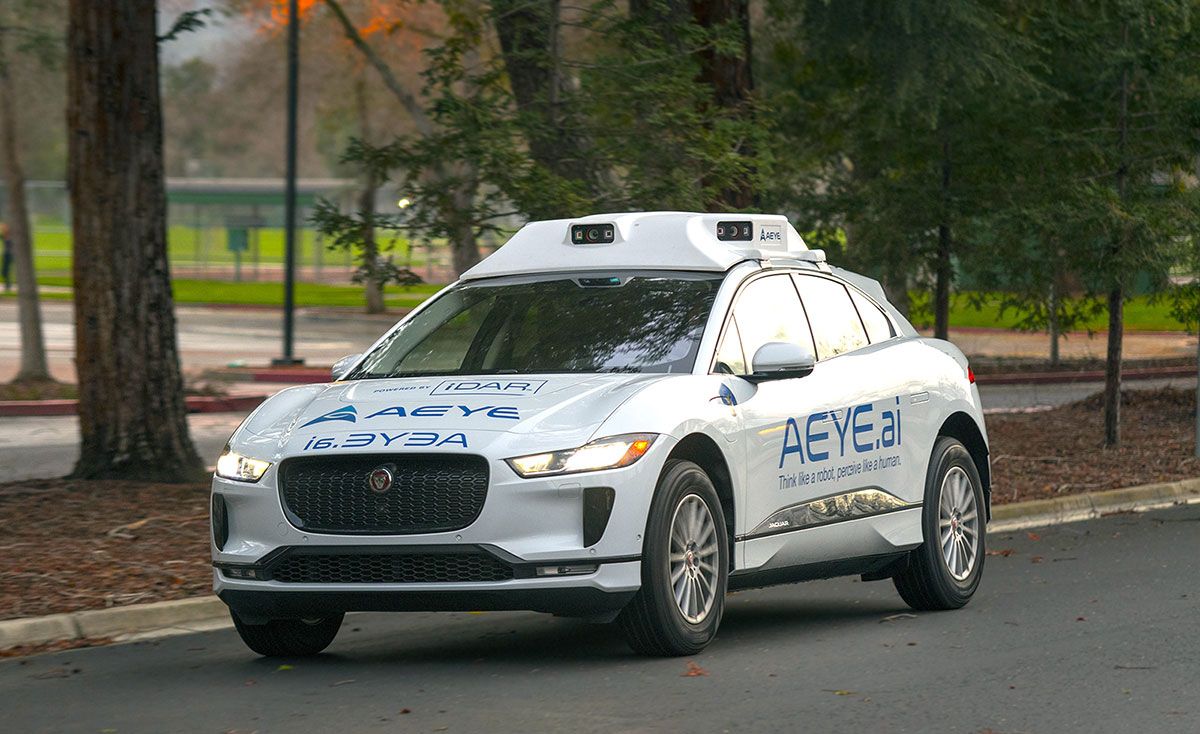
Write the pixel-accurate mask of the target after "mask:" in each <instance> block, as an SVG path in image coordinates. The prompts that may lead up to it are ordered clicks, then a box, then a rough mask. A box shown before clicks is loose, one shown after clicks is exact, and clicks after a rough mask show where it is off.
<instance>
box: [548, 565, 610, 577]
mask: <svg viewBox="0 0 1200 734" xmlns="http://www.w3.org/2000/svg"><path fill="white" fill-rule="evenodd" d="M598 568H600V566H599V565H597V564H595V563H590V564H583V565H578V566H538V570H537V575H538V576H582V575H583V574H587V573H596V570H597V569H598Z"/></svg>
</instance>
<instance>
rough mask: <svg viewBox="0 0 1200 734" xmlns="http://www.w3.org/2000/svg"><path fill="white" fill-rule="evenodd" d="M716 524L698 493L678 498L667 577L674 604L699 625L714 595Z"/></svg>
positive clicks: (711, 603) (716, 551)
mask: <svg viewBox="0 0 1200 734" xmlns="http://www.w3.org/2000/svg"><path fill="white" fill-rule="evenodd" d="M718 550H719V544H718V541H717V526H716V522H715V521H714V520H713V516H712V512H711V511H710V510H709V509H708V504H707V503H705V501H704V500H702V499H701V498H700V497H699V496H697V495H694V494H689V495H687V496H686V497H684V498H683V499H681V500H679V504H678V505H676V506H675V514H674V515H673V516H672V518H671V550H670V564H669V568H670V580H671V592H672V594H673V595H674V597H675V606H676V607H677V608H678V609H679V613H680V614H682V615H683V618H684V619H685V620H687V621H688V622H689V623H690V624H700V623H701V622H703V621H704V620H705V619H706V618H707V617H708V615H709V613H710V612H711V611H712V608H713V602H714V601H716V598H717V573H718V567H717V563H718V557H717V554H718Z"/></svg>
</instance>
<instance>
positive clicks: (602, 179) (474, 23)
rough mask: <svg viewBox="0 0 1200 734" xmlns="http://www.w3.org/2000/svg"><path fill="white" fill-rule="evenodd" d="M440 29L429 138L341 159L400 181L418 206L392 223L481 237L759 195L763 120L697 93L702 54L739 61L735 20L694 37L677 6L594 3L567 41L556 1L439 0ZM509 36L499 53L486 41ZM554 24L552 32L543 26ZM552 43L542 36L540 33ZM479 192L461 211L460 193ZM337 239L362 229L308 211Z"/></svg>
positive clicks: (668, 0)
mask: <svg viewBox="0 0 1200 734" xmlns="http://www.w3.org/2000/svg"><path fill="white" fill-rule="evenodd" d="M442 4H443V7H444V9H445V11H446V15H447V19H448V24H449V33H448V35H447V36H446V37H445V38H443V39H441V42H440V43H438V44H435V45H433V46H431V47H430V48H429V49H428V50H427V52H426V59H427V68H426V69H425V71H424V90H423V93H424V99H425V100H426V101H427V103H426V105H425V109H426V112H427V114H428V116H429V118H430V119H431V122H432V123H433V128H434V129H433V132H432V134H413V135H409V136H406V137H402V138H399V139H397V140H394V141H392V142H391V143H388V144H387V145H383V146H369V145H365V144H363V143H362V142H361V141H359V142H356V143H355V144H353V145H352V146H350V149H349V150H348V151H347V154H346V156H345V159H344V160H345V161H346V162H349V163H352V164H355V165H359V166H364V167H369V168H371V169H372V170H375V171H377V172H378V173H379V175H380V176H386V177H395V178H396V179H398V180H399V181H400V182H401V186H402V188H403V190H404V191H405V192H406V194H408V195H409V196H411V198H412V199H413V201H414V206H413V207H412V209H411V210H409V211H408V212H406V213H405V216H404V217H403V222H401V221H399V220H400V217H398V216H393V217H391V218H390V219H388V220H387V224H386V225H384V226H397V227H400V226H403V227H407V228H410V229H415V230H419V231H421V232H423V233H425V234H426V235H427V236H430V237H437V238H441V237H446V238H450V239H453V236H454V232H453V231H454V229H455V228H456V227H457V226H460V225H461V222H455V221H449V220H448V218H447V216H446V212H447V211H459V212H462V210H463V208H464V207H466V208H467V209H468V211H466V212H463V213H464V214H465V215H466V217H467V219H468V220H469V223H470V226H471V227H473V228H475V229H476V230H477V231H481V232H482V231H487V230H497V229H498V228H499V227H501V226H502V225H503V223H504V222H505V221H506V220H509V218H511V217H513V216H514V215H515V216H517V217H520V218H533V219H538V218H555V217H569V216H577V215H581V214H587V213H591V212H595V211H620V210H629V209H635V210H645V209H693V210H697V209H698V210H703V209H706V208H708V207H709V205H710V202H713V201H716V200H719V199H720V197H721V193H722V192H724V191H727V190H730V189H734V188H744V187H746V186H749V187H751V188H759V182H760V181H762V180H763V179H764V177H765V176H766V175H767V174H768V171H769V169H770V156H769V151H770V146H769V145H768V143H767V140H768V138H769V136H770V135H771V133H772V132H773V130H772V128H771V125H770V124H769V122H770V120H771V116H770V115H768V114H765V113H764V111H763V110H762V109H761V108H760V107H759V106H757V105H756V104H755V103H753V102H752V103H750V104H748V105H746V106H745V107H740V108H729V107H721V106H718V105H715V104H713V103H712V101H711V100H712V97H713V90H712V88H711V87H710V86H709V85H707V84H704V83H701V82H700V81H698V76H699V72H700V61H699V58H698V54H699V52H700V51H703V50H705V49H713V50H717V51H719V52H725V53H739V52H740V47H739V46H738V45H737V43H738V39H739V38H740V36H739V34H740V33H742V32H743V31H744V29H740V28H738V27H735V24H731V23H724V24H718V25H717V26H715V27H712V28H701V27H700V26H698V25H697V24H696V23H694V22H692V21H691V19H690V15H689V14H688V13H689V11H688V10H687V6H686V5H683V4H679V3H678V2H676V1H674V0H648V1H647V2H643V3H641V4H639V5H638V8H639V10H638V11H637V12H636V13H633V12H627V11H626V10H625V8H623V7H619V6H618V5H617V4H616V3H615V2H612V0H597V1H596V2H592V3H590V4H588V5H586V6H585V7H584V8H582V9H580V10H579V12H578V13H577V14H573V15H572V19H573V20H572V24H571V28H570V43H569V44H568V43H566V41H561V43H562V44H563V45H561V46H560V45H559V41H556V40H554V38H555V37H554V36H553V35H552V34H553V33H557V34H558V35H557V38H558V39H560V40H561V39H562V38H564V37H566V34H565V33H564V32H563V31H562V30H561V29H555V28H554V26H555V24H556V23H558V22H559V19H558V18H557V17H547V16H546V15H545V14H546V13H550V12H552V10H551V8H553V9H554V11H555V12H556V11H557V5H554V4H551V3H544V4H539V3H524V2H521V3H514V2H511V1H510V0H494V2H493V3H492V4H491V5H490V6H487V7H485V8H484V10H483V12H480V8H479V7H478V6H477V5H474V4H470V5H466V4H460V3H459V2H457V1H456V0H444V1H443V3H442ZM514 14H516V15H520V17H521V23H522V25H519V26H517V27H516V28H515V29H513V28H508V27H505V28H504V29H503V30H505V33H503V34H502V42H501V45H502V47H503V48H502V49H501V53H499V54H494V55H488V52H487V50H486V48H487V43H485V40H487V39H489V38H490V34H492V33H493V32H495V28H497V27H500V25H501V24H505V23H508V24H511V23H512V22H513V21H512V16H513V15H514ZM547 25H548V26H549V29H548V28H547ZM548 34H550V35H548ZM464 190H471V191H473V192H474V195H473V196H471V197H470V198H469V200H465V201H464V200H463V197H462V192H463V191H464ZM315 221H317V222H318V226H319V227H320V228H321V229H322V231H324V232H326V234H328V235H329V236H331V237H332V238H334V239H335V240H337V239H338V238H339V234H338V233H339V232H343V233H345V232H352V231H353V230H354V229H355V228H356V227H361V226H362V222H361V220H360V219H359V218H357V217H356V216H354V215H341V216H337V215H335V213H334V212H333V211H332V207H331V206H326V207H324V208H323V209H322V210H321V211H319V212H318V216H317V218H316V220H315Z"/></svg>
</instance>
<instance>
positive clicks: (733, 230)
mask: <svg viewBox="0 0 1200 734" xmlns="http://www.w3.org/2000/svg"><path fill="white" fill-rule="evenodd" d="M753 235H754V223H753V222H717V239H718V240H721V241H722V242H749V241H750V240H752V239H754V237H753Z"/></svg>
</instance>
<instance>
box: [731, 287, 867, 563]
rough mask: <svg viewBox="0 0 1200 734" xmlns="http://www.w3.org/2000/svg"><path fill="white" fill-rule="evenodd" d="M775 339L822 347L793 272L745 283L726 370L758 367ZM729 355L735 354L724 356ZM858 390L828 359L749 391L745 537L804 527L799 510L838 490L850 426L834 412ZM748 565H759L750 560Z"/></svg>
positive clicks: (744, 403)
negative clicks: (842, 443) (842, 441)
mask: <svg viewBox="0 0 1200 734" xmlns="http://www.w3.org/2000/svg"><path fill="white" fill-rule="evenodd" d="M846 305H847V306H849V299H848V297H847V302H846ZM856 318H857V317H856ZM860 329H861V324H860ZM735 330H736V331H735ZM735 336H740V342H741V350H740V354H741V355H744V358H743V359H742V360H741V363H740V364H732V363H733V362H735V358H736V356H737V354H738V353H739V352H738V351H737V350H733V349H732V348H731V347H730V346H729V341H730V339H732V338H734V337H735ZM863 340H864V342H865V336H864V337H863ZM768 342H791V343H796V344H804V345H806V346H807V347H808V348H809V349H814V348H815V342H814V340H813V332H812V330H811V328H810V326H809V319H808V317H807V315H806V314H805V310H804V307H803V306H802V305H801V302H800V299H799V297H798V295H797V293H796V287H795V284H794V282H793V280H792V277H791V276H790V275H789V274H788V273H787V272H779V273H773V274H770V275H767V276H765V277H760V278H756V279H755V280H752V281H750V282H749V283H747V284H746V285H745V286H743V288H742V290H741V291H740V292H739V294H738V296H737V298H736V300H735V303H734V306H733V311H732V319H730V323H729V324H728V325H727V332H726V337H725V339H724V340H723V341H722V343H721V345H720V347H719V348H718V355H719V358H718V365H717V369H718V371H730V372H734V373H741V374H746V373H749V372H751V371H753V359H754V354H755V353H756V352H757V351H758V349H759V348H761V347H762V346H763V345H764V344H766V343H768ZM722 354H732V355H734V357H727V358H726V359H725V361H722V360H721V359H720V355H722ZM738 368H740V369H738ZM739 392H742V391H739ZM853 395H854V387H853V386H852V385H850V384H848V383H847V382H846V381H845V380H842V379H841V378H840V376H839V375H838V372H837V369H836V368H830V367H827V366H824V365H821V364H820V363H818V365H817V367H816V369H814V370H813V373H812V374H810V375H808V376H806V377H799V378H785V379H776V380H767V381H762V382H757V384H756V385H755V386H753V388H752V390H750V391H748V394H747V393H743V397H742V398H741V399H740V404H739V408H740V409H741V412H742V418H743V422H742V437H743V441H742V442H741V443H742V445H743V446H744V450H745V452H746V453H745V456H746V482H745V496H744V497H742V498H741V500H742V501H741V503H740V508H741V511H740V513H739V514H740V522H739V523H738V526H739V533H740V539H742V540H753V539H755V538H761V537H767V536H773V535H777V534H781V533H785V532H789V531H791V530H796V529H801V527H799V526H798V525H797V521H796V518H795V517H794V512H793V511H794V510H796V509H797V508H802V507H803V506H804V505H806V504H807V503H809V502H811V501H812V500H816V499H820V498H822V497H827V496H830V495H832V494H836V491H837V489H836V487H837V485H838V484H839V479H838V477H837V476H836V471H834V467H835V466H836V457H837V454H838V446H839V434H838V428H839V427H841V430H842V434H843V435H845V431H846V425H847V424H845V423H844V422H842V423H838V424H836V425H835V424H834V422H832V421H831V420H830V415H831V411H833V410H836V409H838V408H844V406H845V405H846V404H847V403H850V402H852V401H853ZM747 564H748V565H755V564H754V563H753V562H752V559H749V558H748V559H747Z"/></svg>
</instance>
